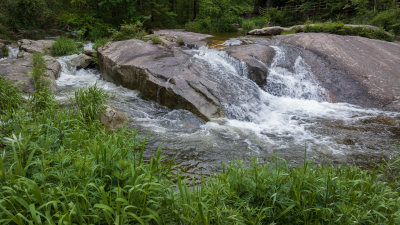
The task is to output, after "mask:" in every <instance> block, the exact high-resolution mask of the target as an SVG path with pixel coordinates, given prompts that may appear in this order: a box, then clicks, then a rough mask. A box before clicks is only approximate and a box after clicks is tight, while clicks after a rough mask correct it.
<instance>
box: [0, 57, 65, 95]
mask: <svg viewBox="0 0 400 225" xmlns="http://www.w3.org/2000/svg"><path fill="white" fill-rule="evenodd" d="M44 59H45V61H46V72H45V78H46V79H48V80H49V82H50V88H51V89H52V90H53V91H55V90H57V85H56V82H55V79H56V78H58V76H59V74H60V72H61V65H60V63H59V62H58V61H57V60H56V59H55V58H53V57H50V56H44ZM32 69H33V59H32V54H24V56H23V57H22V58H17V59H6V60H3V61H0V76H4V77H6V78H7V79H9V80H11V81H12V82H13V83H14V84H15V85H17V86H18V87H19V88H20V89H21V90H22V91H24V92H26V93H32V92H33V91H34V86H33V83H32Z"/></svg>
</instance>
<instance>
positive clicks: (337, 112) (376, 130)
mask: <svg viewBox="0 0 400 225" xmlns="http://www.w3.org/2000/svg"><path fill="white" fill-rule="evenodd" d="M86 48H90V46H86ZM273 48H274V49H275V52H276V54H275V58H274V60H273V62H272V64H271V66H270V67H269V76H268V79H267V85H266V86H265V87H264V88H259V87H258V86H257V85H256V84H255V83H254V82H253V81H251V80H249V79H248V78H247V75H248V74H247V73H248V72H247V69H246V66H245V64H244V63H242V62H240V61H237V60H235V59H233V58H231V57H229V56H228V55H227V54H226V53H225V52H224V51H217V50H214V49H208V48H205V47H202V48H200V49H199V50H187V52H188V53H189V54H191V55H192V57H191V59H190V60H189V61H188V63H191V65H192V66H196V67H195V68H194V69H196V68H197V69H198V70H202V71H203V72H207V73H211V74H213V77H214V78H213V79H215V82H218V84H219V85H220V87H221V88H224V89H225V90H226V91H225V92H224V93H225V94H227V95H232V96H230V97H229V98H228V99H233V102H235V103H237V104H229V105H228V104H225V105H224V106H223V107H224V109H225V111H226V112H227V115H228V116H227V118H225V119H222V120H221V121H214V122H207V123H206V122H204V121H202V120H201V119H199V118H198V117H196V116H195V115H194V114H192V113H191V112H189V111H186V110H170V109H168V108H166V107H164V106H160V105H158V104H156V103H155V102H152V101H146V100H143V99H142V98H140V97H139V94H138V92H136V91H134V90H129V89H126V88H123V87H120V86H116V85H115V84H113V83H109V82H106V81H103V80H102V79H101V76H100V74H99V72H98V71H96V70H93V69H82V70H76V69H75V68H74V67H72V66H71V65H70V63H69V62H70V60H71V58H72V57H73V56H66V57H61V58H59V59H58V60H59V62H60V63H61V65H62V72H61V76H60V78H59V79H58V80H57V85H58V86H59V92H58V98H59V99H60V100H62V101H64V100H65V101H66V100H67V99H68V98H70V97H72V96H73V93H74V90H75V89H77V88H81V87H86V86H89V85H93V84H95V83H97V85H98V86H99V87H102V88H104V89H105V90H107V91H108V92H109V94H110V96H111V98H110V100H109V103H108V104H110V105H113V106H115V107H117V108H120V109H122V110H123V111H125V112H126V113H128V115H129V116H130V123H129V124H130V126H132V127H137V128H138V130H139V132H140V133H141V134H143V135H146V136H147V137H148V143H147V154H149V155H150V154H153V153H154V151H155V150H156V149H157V147H158V146H159V145H161V146H162V149H163V152H164V154H166V155H168V156H170V157H175V158H176V160H175V161H176V163H177V164H178V165H179V166H180V167H181V169H182V170H183V171H185V172H188V173H191V174H203V173H209V172H212V171H214V170H215V169H217V168H219V166H220V165H221V162H227V161H231V160H236V159H242V160H244V161H246V162H249V161H250V160H251V159H252V158H254V157H256V158H259V159H260V160H264V159H265V158H268V157H270V156H272V155H274V154H278V155H279V156H280V157H283V158H285V159H287V160H288V161H290V162H293V163H302V162H303V158H304V153H305V151H306V153H307V156H308V158H307V159H315V160H316V161H317V162H321V161H322V160H326V161H329V162H333V163H342V162H347V163H355V164H358V165H362V166H364V165H365V166H369V165H370V163H371V162H372V161H373V160H379V159H380V158H381V157H389V156H390V155H392V154H393V151H394V150H396V149H399V148H396V146H395V145H396V144H398V143H399V139H400V135H399V128H398V124H397V123H396V121H398V120H399V118H400V115H399V113H394V112H385V111H380V110H376V109H365V108H361V107H358V106H354V105H350V104H346V103H329V102H327V100H328V99H329V95H328V94H327V92H326V90H324V89H323V88H322V87H321V86H320V85H319V84H318V82H317V81H316V79H315V78H314V76H313V74H312V72H311V70H310V68H309V66H308V65H307V64H306V63H305V62H304V60H303V59H302V58H301V57H298V58H297V60H296V61H295V63H294V64H293V65H291V69H290V70H289V69H287V66H282V65H283V64H284V63H286V61H285V53H284V51H282V50H281V47H279V46H275V47H273ZM396 126H397V127H396Z"/></svg>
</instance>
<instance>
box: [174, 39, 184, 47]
mask: <svg viewBox="0 0 400 225" xmlns="http://www.w3.org/2000/svg"><path fill="white" fill-rule="evenodd" d="M176 43H178V45H179V46H183V45H185V41H184V40H183V38H178V39H176Z"/></svg>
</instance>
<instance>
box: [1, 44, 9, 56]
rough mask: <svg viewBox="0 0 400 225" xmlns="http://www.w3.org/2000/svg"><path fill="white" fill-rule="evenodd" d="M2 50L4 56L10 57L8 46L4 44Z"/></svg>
mask: <svg viewBox="0 0 400 225" xmlns="http://www.w3.org/2000/svg"><path fill="white" fill-rule="evenodd" d="M1 51H2V55H3V57H8V54H9V50H8V48H7V46H4V47H3V49H1Z"/></svg>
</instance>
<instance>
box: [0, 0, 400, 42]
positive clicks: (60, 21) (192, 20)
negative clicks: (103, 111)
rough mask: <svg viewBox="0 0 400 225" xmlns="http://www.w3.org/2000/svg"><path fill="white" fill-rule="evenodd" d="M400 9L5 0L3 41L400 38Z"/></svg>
mask: <svg viewBox="0 0 400 225" xmlns="http://www.w3.org/2000/svg"><path fill="white" fill-rule="evenodd" d="M399 5H400V1H397V0H319V1H314V0H302V1H294V0H2V1H1V2H0V38H6V36H7V34H9V35H11V36H12V34H13V33H17V32H19V31H20V30H29V29H44V28H46V29H47V28H57V29H63V30H66V31H74V30H75V31H82V36H84V37H85V38H87V39H92V40H95V39H98V38H102V37H106V36H110V35H112V34H113V33H115V32H116V31H118V30H119V29H120V27H121V25H126V24H135V25H136V26H140V27H143V28H144V29H146V30H151V29H158V28H186V29H188V30H191V31H197V32H233V31H237V29H238V28H243V29H245V30H249V29H253V28H258V27H263V26H270V25H282V26H289V25H294V24H300V23H304V22H306V21H316V22H324V21H335V22H343V23H354V24H370V25H376V26H380V27H382V28H384V29H385V30H387V31H391V32H392V33H394V34H399V33H400V9H399ZM1 36H2V37H1Z"/></svg>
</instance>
